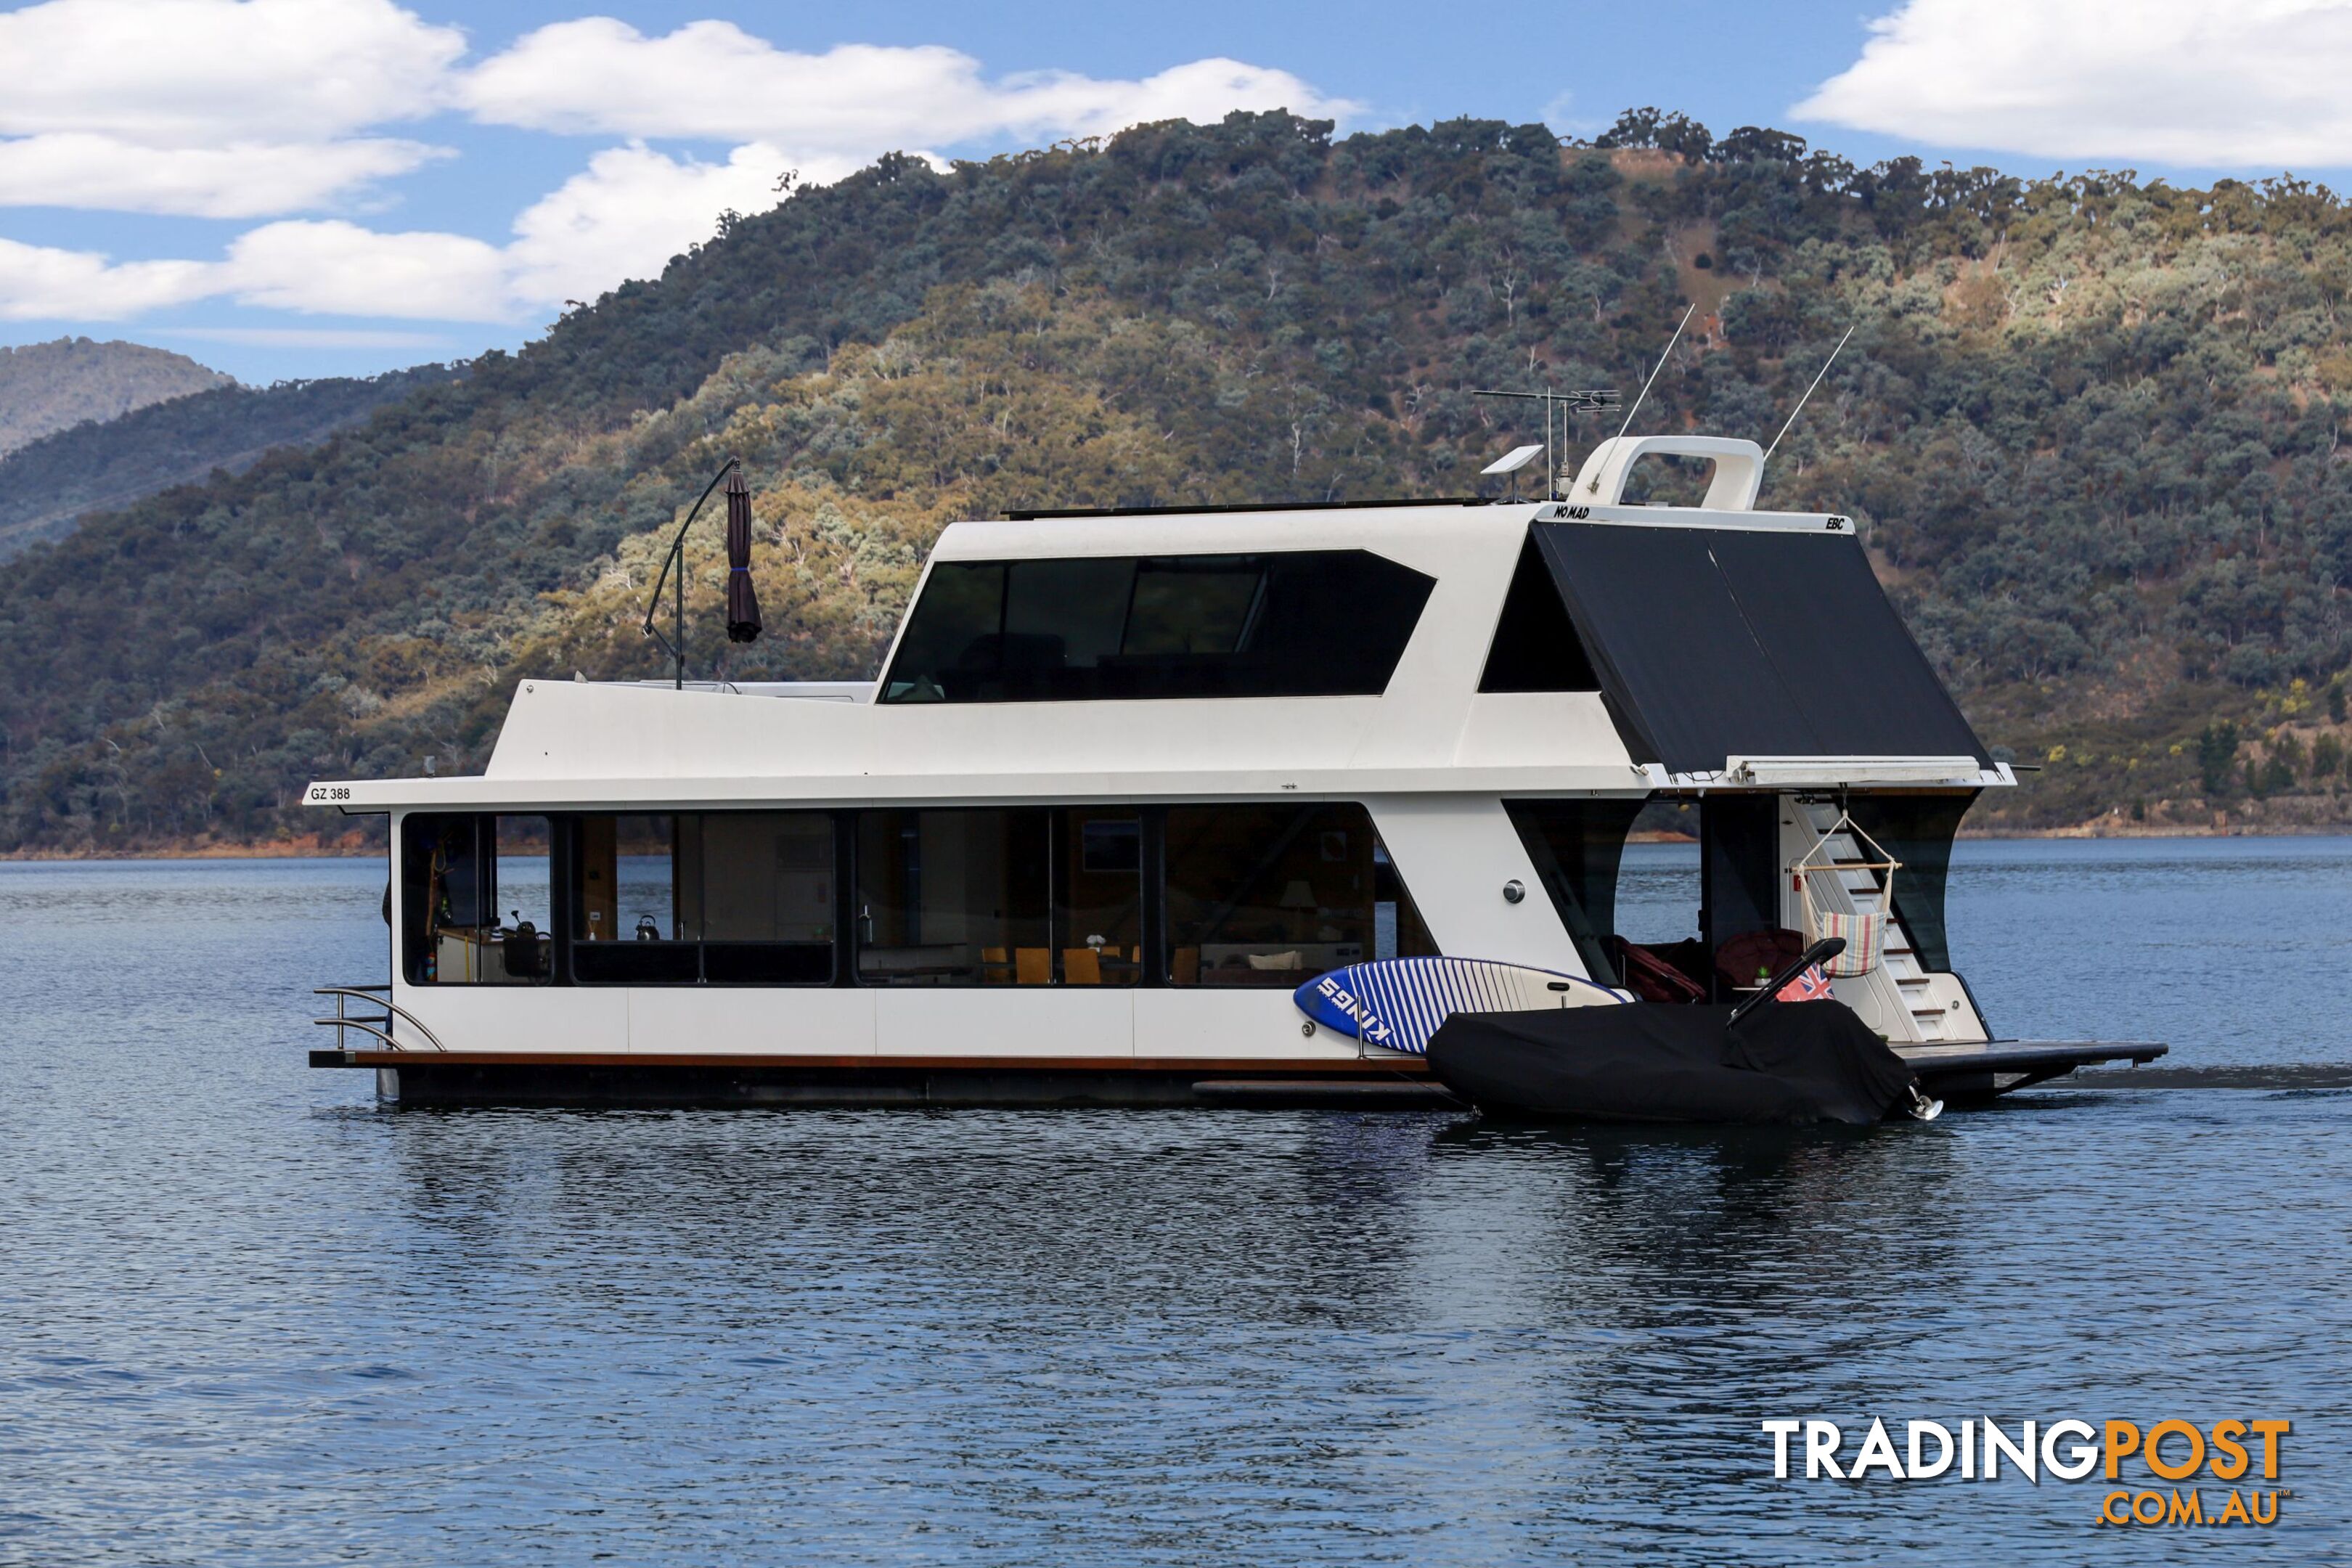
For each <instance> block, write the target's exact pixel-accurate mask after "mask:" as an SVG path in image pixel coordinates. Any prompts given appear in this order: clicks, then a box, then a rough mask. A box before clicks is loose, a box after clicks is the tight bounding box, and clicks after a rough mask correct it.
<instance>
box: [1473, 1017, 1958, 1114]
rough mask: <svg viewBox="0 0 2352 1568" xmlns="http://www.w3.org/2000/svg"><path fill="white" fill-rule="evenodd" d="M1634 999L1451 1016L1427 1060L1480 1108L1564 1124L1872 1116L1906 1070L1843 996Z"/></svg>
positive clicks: (1908, 1096) (1889, 1102)
mask: <svg viewBox="0 0 2352 1568" xmlns="http://www.w3.org/2000/svg"><path fill="white" fill-rule="evenodd" d="M1734 1011H1735V1009H1733V1008H1730V1007H1717V1006H1705V1005H1692V1006H1669V1005H1660V1004H1657V1003H1646V1002H1634V1003H1629V1004H1627V1005H1623V1006H1617V1007H1569V1008H1561V1009H1559V1010H1556V1011H1550V1012H1531V1013H1457V1014H1455V1015H1454V1016H1453V1017H1451V1018H1449V1019H1447V1020H1446V1021H1445V1023H1444V1025H1442V1026H1440V1027H1439V1028H1438V1031H1437V1033H1436V1035H1435V1036H1434V1037H1432V1038H1431V1040H1430V1042H1429V1066H1430V1069H1431V1070H1432V1071H1433V1072H1434V1073H1436V1075H1437V1076H1438V1078H1439V1079H1441V1080H1442V1081H1443V1082H1444V1085H1445V1087H1446V1088H1448V1089H1452V1090H1453V1091H1454V1093H1456V1094H1458V1095H1460V1096H1461V1097H1462V1098H1463V1099H1465V1100H1469V1101H1470V1102H1471V1103H1472V1104H1474V1105H1475V1106H1477V1107H1478V1108H1479V1109H1480V1110H1485V1111H1488V1112H1491V1113H1495V1114H1497V1115H1505V1116H1523V1117H1530V1118H1536V1119H1539V1120H1545V1121H1746V1122H1780V1121H1849V1122H1855V1123H1868V1122H1873V1121H1878V1120H1879V1119H1880V1118H1882V1117H1884V1116H1885V1114H1886V1112H1887V1111H1888V1110H1891V1109H1893V1108H1894V1107H1895V1106H1898V1105H1900V1106H1905V1107H1906V1108H1907V1107H1909V1106H1910V1104H1911V1102H1912V1090H1913V1088H1914V1084H1915V1081H1916V1080H1915V1079H1914V1078H1913V1076H1912V1072H1911V1069H1910V1068H1909V1067H1907V1066H1906V1065H1905V1063H1904V1061H1903V1058H1900V1057H1898V1056H1896V1055H1895V1053H1894V1051H1892V1050H1890V1049H1889V1048H1888V1047H1887V1045H1886V1042H1885V1041H1884V1040H1882V1039H1880V1038H1879V1037H1878V1036H1877V1035H1876V1034H1875V1033H1874V1032H1873V1031H1872V1029H1871V1028H1870V1026H1868V1025H1867V1024H1864V1022H1863V1021H1862V1020H1861V1019H1860V1018H1858V1017H1856V1016H1854V1013H1853V1009H1852V1008H1850V1007H1848V1006H1846V1005H1844V1004H1843V1003H1840V1002H1831V1001H1820V1002H1804V1003H1783V1004H1780V1005H1772V1006H1764V1007H1759V1008H1757V1009H1755V1010H1754V1011H1752V1012H1751V1013H1749V1014H1748V1015H1747V1016H1743V1017H1741V1018H1740V1019H1739V1020H1738V1023H1737V1024H1736V1025H1735V1024H1734V1023H1733V1020H1732V1015H1733V1013H1734Z"/></svg>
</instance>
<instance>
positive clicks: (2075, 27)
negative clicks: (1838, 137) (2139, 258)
mask: <svg viewBox="0 0 2352 1568" xmlns="http://www.w3.org/2000/svg"><path fill="white" fill-rule="evenodd" d="M1871 31H1872V37H1871V39H1870V42H1869V43H1868V44H1866V45H1864V48H1863V52H1862V58H1860V59H1858V60H1856V61H1855V62H1854V63H1853V65H1852V66H1850V67H1848V68H1846V69H1845V70H1844V71H1843V72H1842V73H1841V74H1839V75H1838V76H1835V77H1832V79H1830V80H1828V81H1826V82H1824V83H1822V86H1821V87H1820V89H1817V90H1816V91H1815V92H1814V93H1813V95H1812V96H1811V97H1810V98H1808V99H1806V100H1804V101H1803V102H1802V103H1800V104H1798V105H1797V106H1796V108H1795V109H1794V110H1791V111H1790V112H1791V113H1792V114H1794V115H1796V116H1798V117H1799V118H1801V119H1807V120H1819V121H1830V122H1831V123H1833V124H1838V125H1846V126H1852V127H1853V128H1855V129H1857V130H1863V131H1875V132H1885V133H1887V134H1891V135H1898V136H1904V137H1908V138H1913V139H1916V140H1918V141H1922V142H1931V143H1937V144H1942V145H1946V146H1953V147H1982V148H1992V149H1999V150H2001V151H2005V152H2014V153H2033V154H2037V155H2042V156H2047V157H2052V158H2066V159H2111V160H2117V161H2125V162H2128V161H2133V160H2146V161H2149V162H2160V163H2176V164H2181V165H2185V166H2188V167H2191V168H2230V167H2253V168H2262V169H2278V168H2283V167H2286V166H2289V165H2300V166H2303V167H2305V168H2309V167H2313V166H2321V167H2341V166H2344V165H2347V164H2352V96H2347V94H2346V93H2345V91H2344V89H2343V83H2344V81H2345V79H2346V78H2347V74H2352V0H2239V3H2233V4H2222V3H2221V0H2129V3H2126V0H2068V3H2065V4H2055V3H2053V0H1908V3H1907V4H1906V5H1903V6H1902V8H1901V9H1899V10H1897V11H1895V13H1894V14H1893V15H1891V16H1885V17H1884V18H1882V19H1880V20H1878V21H1876V22H1874V23H1872V24H1871Z"/></svg>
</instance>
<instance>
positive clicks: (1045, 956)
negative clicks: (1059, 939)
mask: <svg viewBox="0 0 2352 1568" xmlns="http://www.w3.org/2000/svg"><path fill="white" fill-rule="evenodd" d="M1053 980H1054V952H1053V950H1052V949H1051V948H1045V947H1016V948H1014V949H1013V984H1016V985H1050V984H1053Z"/></svg>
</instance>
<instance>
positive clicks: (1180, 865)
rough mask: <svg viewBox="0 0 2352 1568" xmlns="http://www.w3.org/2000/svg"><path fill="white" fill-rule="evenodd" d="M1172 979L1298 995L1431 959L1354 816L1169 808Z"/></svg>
mask: <svg viewBox="0 0 2352 1568" xmlns="http://www.w3.org/2000/svg"><path fill="white" fill-rule="evenodd" d="M1166 832H1167V848H1166V858H1167V921H1168V946H1169V954H1168V979H1169V982H1170V984H1175V985H1280V986H1295V985H1297V984H1299V983H1300V982H1301V981H1303V980H1306V979H1307V978H1308V977H1309V976H1311V975H1315V974H1319V973H1323V972H1324V971H1325V970H1328V969H1336V968H1339V966H1340V965H1342V964H1348V963H1359V962H1360V961H1362V960H1364V959H1368V958H1373V957H1393V956H1409V955H1412V954H1416V953H1420V952H1432V951H1434V945H1435V944H1434V943H1433V942H1430V940H1429V936H1428V931H1427V930H1426V928H1425V927H1424V926H1423V924H1422V921H1421V919H1420V916H1419V915H1418V913H1416V912H1415V911H1414V910H1413V909H1412V900H1411V899H1410V898H1409V897H1408V896H1407V895H1406V894H1405V891H1404V888H1403V884H1402V880H1401V879H1399V878H1398V876H1397V873H1396V868H1395V867H1394V866H1392V865H1391V864H1389V863H1388V857H1387V855H1386V853H1385V852H1384V851H1383V850H1382V849H1381V847H1380V845H1379V843H1378V842H1377V840H1376V839H1375V837H1374V835H1373V832H1372V822H1371V817H1370V815H1369V814H1367V813H1366V812H1365V810H1364V808H1363V807H1362V806H1360V805H1347V804H1333V805H1182V806H1171V807H1170V808H1169V810H1168V818H1167V830H1166Z"/></svg>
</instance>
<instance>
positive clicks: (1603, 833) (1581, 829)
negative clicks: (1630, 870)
mask: <svg viewBox="0 0 2352 1568" xmlns="http://www.w3.org/2000/svg"><path fill="white" fill-rule="evenodd" d="M1642 806H1643V800H1642V799H1641V798H1640V797H1638V796H1637V797H1635V798H1633V799H1630V800H1627V799H1608V798H1590V799H1579V800H1512V801H1506V802H1504V803H1503V808H1504V809H1505V810H1506V811H1507V812H1508V813H1509V814H1510V817H1511V826H1514V827H1516V828H1517V829H1518V832H1519V842H1520V843H1521V844H1523V845H1525V846H1526V847H1527V851H1528V858H1529V859H1530V860H1532V861H1534V862H1535V866H1536V869H1537V870H1538V872H1539V873H1541V874H1542V877H1543V884H1544V891H1545V892H1546V893H1548V894H1549V895H1550V897H1551V901H1552V907H1553V908H1554V909H1555V910H1558V911H1559V919H1560V923H1561V924H1562V925H1564V926H1566V927H1567V928H1568V934H1569V935H1570V938H1572V939H1573V940H1574V941H1575V942H1576V951H1577V954H1578V956H1579V957H1580V958H1582V959H1583V960H1584V972H1585V973H1587V974H1590V975H1591V976H1592V978H1594V979H1595V980H1600V981H1603V982H1610V981H1615V980H1617V979H1620V978H1622V977H1621V976H1620V974H1619V973H1618V963H1617V951H1616V948H1617V942H1616V938H1617V871H1618V866H1619V864H1620V862H1621V861H1622V860H1623V858H1624V856H1625V836H1626V835H1627V834H1628V833H1630V832H1632V831H1633V818H1634V817H1635V816H1639V815H1640V814H1641V810H1642Z"/></svg>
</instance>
